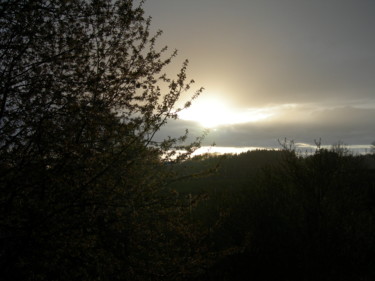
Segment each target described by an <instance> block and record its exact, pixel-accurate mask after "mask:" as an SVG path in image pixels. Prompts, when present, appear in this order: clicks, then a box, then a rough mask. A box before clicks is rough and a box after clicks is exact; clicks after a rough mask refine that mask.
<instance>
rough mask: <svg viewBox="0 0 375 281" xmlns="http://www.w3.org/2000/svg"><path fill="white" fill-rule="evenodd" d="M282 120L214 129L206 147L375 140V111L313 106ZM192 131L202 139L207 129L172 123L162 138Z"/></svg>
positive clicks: (300, 108) (292, 109)
mask: <svg viewBox="0 0 375 281" xmlns="http://www.w3.org/2000/svg"><path fill="white" fill-rule="evenodd" d="M280 108H283V109H284V111H281V112H280V113H279V115H278V116H279V117H278V118H277V117H276V118H275V119H272V120H268V121H264V122H256V123H244V124H231V125H223V126H219V127H217V128H215V129H211V130H210V133H209V134H208V136H207V137H206V139H205V141H204V144H205V145H210V144H212V143H213V142H215V143H216V144H217V145H218V146H235V147H247V146H257V147H279V144H278V139H280V140H282V139H284V138H287V139H290V140H294V141H296V142H301V143H307V144H312V143H314V140H316V139H319V138H321V139H322V142H323V144H329V145H330V144H334V143H337V142H338V141H343V142H344V143H346V144H348V145H367V144H370V143H371V142H372V141H374V140H375V132H374V129H373V123H374V120H375V108H356V107H349V106H347V107H337V108H319V107H313V106H311V105H301V106H294V107H285V106H284V107H283V106H280ZM185 128H188V129H189V130H190V132H191V137H192V138H193V137H196V136H200V135H201V134H202V132H203V128H202V127H201V126H200V125H199V124H198V123H195V122H191V121H185V120H176V121H173V122H170V123H168V124H167V125H166V126H165V127H164V128H163V129H162V130H161V131H160V132H159V133H158V138H163V137H166V136H168V135H170V136H178V135H179V134H180V135H181V134H182V133H183V132H184V129H185Z"/></svg>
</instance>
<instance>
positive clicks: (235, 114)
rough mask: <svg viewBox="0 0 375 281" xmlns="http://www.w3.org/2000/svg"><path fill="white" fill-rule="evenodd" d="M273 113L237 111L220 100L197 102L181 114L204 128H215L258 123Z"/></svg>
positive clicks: (265, 111)
mask: <svg viewBox="0 0 375 281" xmlns="http://www.w3.org/2000/svg"><path fill="white" fill-rule="evenodd" d="M272 115H273V113H272V112H269V110H265V109H257V108H247V109H235V108H233V107H231V106H230V103H229V102H227V101H224V100H223V99H218V98H208V99H207V98H206V99H202V100H197V101H196V103H194V104H193V105H192V106H191V107H189V108H187V109H185V110H183V111H181V112H180V114H179V117H180V118H181V119H183V120H190V121H196V122H198V123H199V124H200V125H201V126H202V127H204V128H215V127H218V126H220V125H228V124H238V123H248V122H257V121H260V120H264V119H266V118H268V117H270V116H272Z"/></svg>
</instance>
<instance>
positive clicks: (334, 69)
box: [144, 0, 375, 146]
mask: <svg viewBox="0 0 375 281" xmlns="http://www.w3.org/2000/svg"><path fill="white" fill-rule="evenodd" d="M144 9H145V11H146V14H147V15H150V16H151V17H152V26H153V28H155V29H161V30H163V31H164V34H163V36H162V38H161V40H160V41H161V44H162V45H163V44H166V45H168V46H169V47H170V48H172V49H173V48H176V49H178V50H179V56H178V59H177V60H176V62H175V64H174V67H175V68H171V71H172V72H173V71H176V70H177V69H178V67H179V65H180V62H181V61H182V60H183V59H185V58H188V59H189V61H190V65H189V70H188V75H189V76H190V77H191V78H194V80H195V81H196V82H197V83H196V84H197V85H199V86H203V87H205V89H206V90H205V92H204V93H203V95H202V97H201V98H200V99H198V100H197V104H198V103H199V102H203V101H205V100H206V101H207V100H212V99H218V100H220V101H222V102H224V103H225V104H227V105H228V106H230V107H231V110H232V111H231V112H233V111H235V112H237V113H241V112H249V110H250V111H251V110H252V111H251V112H254V110H258V109H259V110H261V111H262V112H263V111H264V112H268V113H269V112H271V114H269V115H270V117H269V118H265V119H264V120H260V121H258V122H241V123H240V124H236V123H232V124H223V125H221V126H220V125H218V126H215V127H214V128H212V129H211V134H210V135H209V137H208V139H207V141H215V142H216V143H217V145H218V146H277V139H278V138H279V139H283V138H284V137H287V138H289V139H294V140H295V141H296V142H306V143H313V142H314V139H317V138H322V140H323V142H324V143H326V144H332V143H334V142H338V141H343V142H344V143H347V144H349V145H369V144H370V143H371V142H372V141H374V140H375V126H374V125H375V124H374V123H375V122H374V121H375V28H374V27H375V16H374V15H375V1H373V0H231V1H228V0H189V1H186V0H148V1H147V2H146V3H145V5H144ZM205 105H207V103H206V104H205ZM213 106H214V105H213ZM228 114H229V113H228ZM223 115H225V113H223ZM228 118H229V117H228ZM184 126H185V127H186V126H187V127H189V128H191V129H192V131H193V132H199V130H200V129H201V128H202V124H199V123H198V122H193V121H186V120H181V121H180V122H177V123H174V124H170V125H169V127H166V128H165V129H164V131H163V134H173V132H178V130H179V128H182V127H184ZM182 129H183V128H182Z"/></svg>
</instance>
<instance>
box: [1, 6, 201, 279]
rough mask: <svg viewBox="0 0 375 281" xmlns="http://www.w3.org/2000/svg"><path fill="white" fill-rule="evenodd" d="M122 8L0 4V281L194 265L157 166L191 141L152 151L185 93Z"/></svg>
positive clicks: (117, 275)
mask: <svg viewBox="0 0 375 281" xmlns="http://www.w3.org/2000/svg"><path fill="white" fill-rule="evenodd" d="M134 2H136V1H130V0H119V1H105V0H90V1H89V0H70V1H67V0H66V1H61V0H58V1H57V0H50V1H45V0H36V1H34V0H33V1H31V0H5V1H1V3H0V159H1V160H0V245H1V253H0V268H1V271H2V272H1V273H0V275H1V277H2V278H5V279H9V280H16V279H23V280H76V279H77V280H99V279H101V280H126V279H127V278H128V279H130V280H159V279H160V280H168V278H171V279H173V280H178V279H179V278H182V276H184V274H189V273H191V272H192V271H193V270H191V269H189V268H191V266H192V265H193V264H197V260H199V259H200V258H199V256H200V255H201V253H198V252H194V253H193V252H192V253H190V256H189V258H188V257H187V256H186V255H182V254H181V253H182V252H183V249H182V248H183V247H188V245H190V244H189V243H193V242H194V241H195V240H197V239H198V238H197V237H198V236H196V237H195V236H194V235H193V233H195V232H194V230H193V229H192V226H191V225H189V224H188V222H186V221H184V220H183V219H184V212H185V209H186V208H185V207H186V204H187V203H186V201H185V199H184V198H180V197H179V196H178V194H176V193H173V192H172V191H170V190H168V189H167V188H166V186H167V183H168V181H169V180H170V179H171V178H172V177H173V175H172V174H171V172H170V171H169V170H168V169H166V168H165V165H163V162H165V161H171V160H173V161H179V160H182V159H184V158H186V157H187V156H188V155H189V154H190V153H191V152H192V151H193V150H194V148H196V147H197V146H199V139H198V140H197V142H194V143H192V144H191V145H188V146H186V147H185V149H186V153H182V154H181V153H180V154H178V153H177V152H176V149H177V148H179V149H180V147H179V145H181V142H183V141H184V140H185V139H186V135H184V136H181V137H177V138H173V137H171V138H168V139H166V140H164V141H161V142H155V141H154V139H153V138H154V135H155V133H156V132H157V131H158V130H160V128H161V127H162V126H163V125H165V124H166V122H167V121H168V120H170V119H175V118H177V113H178V111H179V110H181V109H182V108H184V107H182V108H177V101H178V100H179V99H180V98H181V96H182V95H185V94H186V93H187V92H188V91H189V89H190V86H191V84H192V83H193V81H187V77H186V69H187V61H186V62H185V63H184V64H183V65H182V68H181V71H180V72H179V73H178V74H177V77H176V78H175V79H170V78H169V77H168V76H167V75H166V74H165V73H164V69H165V66H167V65H168V64H169V63H170V62H171V59H173V58H174V57H175V56H176V52H175V51H173V52H171V53H169V54H168V50H167V48H166V47H165V48H162V49H160V50H159V49H157V47H156V42H157V39H158V38H159V36H160V35H161V32H158V33H157V34H155V35H151V34H150V23H151V21H150V19H149V18H147V17H145V15H144V11H143V8H142V4H143V2H142V1H141V2H140V3H138V4H135V3H134ZM162 89H166V90H164V91H162ZM201 91H202V89H198V90H197V91H195V92H193V93H192V94H190V93H188V95H190V96H189V99H190V101H191V100H192V99H195V98H196V97H197V96H198V95H199V94H200V93H201ZM190 101H189V102H187V103H186V104H185V107H188V106H189V105H190ZM188 233H189V235H190V236H189V237H188ZM171 237H173V239H170V238H171ZM176 243H179V244H178V245H179V246H178V247H177V246H176ZM185 244H186V245H185ZM166 253H168V254H166ZM189 266H190V267H189ZM181 267H183V268H184V270H182V269H181Z"/></svg>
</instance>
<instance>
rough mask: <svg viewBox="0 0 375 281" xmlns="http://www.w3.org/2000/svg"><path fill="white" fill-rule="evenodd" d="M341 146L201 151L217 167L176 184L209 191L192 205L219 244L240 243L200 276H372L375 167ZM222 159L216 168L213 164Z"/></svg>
mask: <svg viewBox="0 0 375 281" xmlns="http://www.w3.org/2000/svg"><path fill="white" fill-rule="evenodd" d="M374 162H375V160H374V157H373V156H371V155H366V156H359V155H357V156H354V155H352V154H351V153H350V152H349V151H347V150H346V149H344V148H332V149H331V150H327V149H320V148H318V149H317V150H316V152H315V153H314V154H313V155H310V156H301V155H299V154H298V153H296V152H295V151H294V150H282V151H252V152H247V153H243V154H240V155H225V156H207V155H206V156H200V157H196V158H194V159H192V160H191V161H188V162H186V163H183V164H182V165H181V167H180V169H184V170H185V171H186V172H187V173H188V171H199V170H204V169H206V170H207V171H208V172H210V170H209V168H210V167H211V168H212V167H214V168H215V169H214V170H215V171H211V172H212V174H210V175H208V176H206V177H197V178H195V179H189V180H186V181H184V182H183V183H178V184H176V185H175V188H176V189H177V190H179V191H180V192H182V193H192V194H199V193H202V194H206V195H207V197H206V200H204V201H203V202H201V204H200V205H198V208H196V209H195V210H193V211H192V216H193V217H194V219H195V220H196V221H200V222H201V223H203V227H204V225H206V227H211V226H212V223H213V222H214V221H215V220H216V221H218V226H216V228H211V241H210V243H212V245H214V246H213V247H214V248H216V249H221V248H222V249H235V250H234V251H233V252H232V253H231V254H228V255H227V256H226V257H225V258H224V259H222V260H221V261H220V262H219V263H218V264H217V265H216V266H214V267H213V268H211V269H209V270H208V272H207V273H206V274H205V275H204V276H203V277H202V278H201V279H199V280H373V278H375V237H374V235H373V234H374V233H375V220H374V219H375V169H374ZM216 165H219V166H216Z"/></svg>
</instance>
